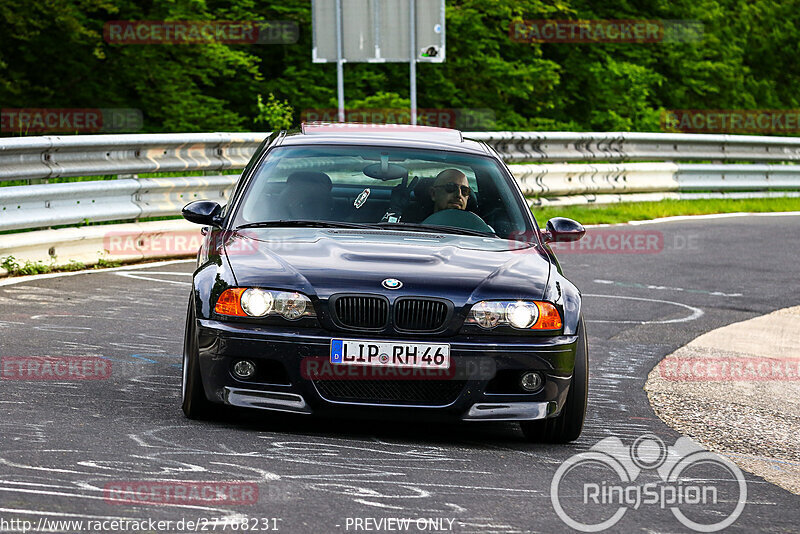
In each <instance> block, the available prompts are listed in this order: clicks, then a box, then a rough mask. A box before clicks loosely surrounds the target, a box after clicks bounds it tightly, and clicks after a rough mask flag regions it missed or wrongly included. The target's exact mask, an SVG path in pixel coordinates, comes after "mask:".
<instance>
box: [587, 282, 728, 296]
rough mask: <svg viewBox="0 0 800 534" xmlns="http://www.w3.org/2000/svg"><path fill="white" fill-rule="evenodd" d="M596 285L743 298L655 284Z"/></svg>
mask: <svg viewBox="0 0 800 534" xmlns="http://www.w3.org/2000/svg"><path fill="white" fill-rule="evenodd" d="M592 281H593V282H594V283H595V284H605V285H615V286H619V287H632V288H634V289H652V290H657V291H684V292H686V293H699V294H702V295H711V296H714V297H741V296H743V295H742V294H741V293H723V292H722V291H707V290H705V289H687V288H685V287H670V286H659V285H655V284H639V283H632V282H617V281H615V280H600V279H598V280H592Z"/></svg>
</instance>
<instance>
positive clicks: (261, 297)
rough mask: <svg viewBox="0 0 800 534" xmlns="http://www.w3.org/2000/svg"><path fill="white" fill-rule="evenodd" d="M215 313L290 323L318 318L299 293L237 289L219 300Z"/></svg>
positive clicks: (309, 302) (233, 289)
mask: <svg viewBox="0 0 800 534" xmlns="http://www.w3.org/2000/svg"><path fill="white" fill-rule="evenodd" d="M214 311H215V312H217V313H218V314H220V315H233V316H236V317H269V316H276V315H279V316H281V317H283V318H284V319H288V320H289V321H296V320H298V319H301V318H303V317H316V313H314V307H313V306H312V305H311V300H310V299H309V298H308V297H307V296H305V295H303V294H302V293H297V292H288V291H270V290H268V289H259V288H244V287H235V288H231V289H226V290H225V291H223V292H222V294H221V295H220V296H219V298H218V299H217V304H216V306H215V307H214Z"/></svg>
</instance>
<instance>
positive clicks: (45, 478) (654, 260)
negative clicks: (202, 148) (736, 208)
mask: <svg viewBox="0 0 800 534" xmlns="http://www.w3.org/2000/svg"><path fill="white" fill-rule="evenodd" d="M624 228H625V229H626V230H628V231H634V230H635V231H638V230H648V231H657V232H661V233H662V234H663V250H660V251H659V252H658V253H654V254H624V255H623V254H609V253H605V254H604V253H599V252H598V253H592V254H587V253H582V254H577V253H573V254H562V255H561V256H560V257H561V260H562V264H563V267H564V269H565V272H566V274H567V276H569V277H570V278H571V279H572V280H573V281H574V282H575V283H576V284H577V285H578V287H580V288H581V290H582V291H583V293H584V294H585V308H586V311H585V316H586V318H587V320H588V324H587V327H588V333H589V348H590V367H591V372H590V391H589V411H588V416H587V422H586V426H585V428H584V431H583V434H582V436H581V438H580V439H579V440H578V441H577V442H575V443H572V444H569V445H538V444H530V443H527V442H525V441H524V440H523V438H522V434H521V432H520V431H519V430H518V427H517V426H516V425H514V424H510V423H508V424H507V423H482V424H475V423H472V424H463V425H450V426H446V425H423V424H405V423H403V424H399V423H393V422H390V421H382V422H357V421H334V420H324V421H321V420H316V419H308V418H298V417H291V416H281V415H271V414H267V413H262V412H255V413H251V412H247V413H238V414H232V415H230V416H228V417H227V418H226V419H225V420H224V421H218V422H194V421H188V420H186V419H185V418H184V417H183V414H182V413H181V410H180V391H179V388H180V361H181V356H180V354H181V349H182V335H183V327H184V320H185V309H186V305H185V304H186V300H187V295H188V292H189V284H190V280H191V277H190V273H191V271H192V269H193V264H192V263H188V262H183V263H176V264H172V265H161V266H154V267H149V268H147V269H139V270H132V269H130V270H127V269H126V270H121V271H113V272H102V273H91V274H79V275H76V276H68V277H58V278H49V279H40V280H34V281H26V282H23V283H20V284H16V285H9V286H2V287H0V309H2V314H1V315H0V336H2V338H1V339H2V341H0V356H3V357H7V356H98V357H102V358H107V359H108V360H110V361H111V362H112V369H113V372H112V375H111V377H110V378H109V379H107V380H95V381H73V382H53V381H16V380H0V413H2V416H1V417H0V527H2V528H0V531H4V532H11V531H15V529H16V528H18V526H19V523H17V524H16V525H17V527H14V524H12V523H9V521H11V520H12V519H16V520H29V521H31V522H32V524H33V525H34V527H36V526H39V525H40V523H39V522H40V521H41V520H43V519H47V520H48V521H51V520H58V519H61V520H64V519H73V520H111V519H114V518H127V519H135V518H139V519H154V520H172V521H173V524H172V526H171V527H170V529H171V531H173V532H175V531H185V530H188V529H187V528H186V527H185V524H184V528H183V529H180V528H178V525H177V524H176V522H177V521H179V520H181V519H183V520H185V521H187V520H188V521H197V520H198V519H200V518H223V517H245V516H246V517H248V518H251V519H253V518H265V519H269V521H268V522H264V521H260V522H259V523H258V525H257V528H251V529H250V530H251V531H259V532H264V531H266V529H265V527H269V528H273V527H277V530H278V531H280V532H300V533H305V532H368V531H372V532H374V531H379V530H377V527H378V525H379V524H378V523H377V522H376V521H378V520H380V519H381V518H410V519H413V520H414V522H412V523H411V524H410V525H409V528H408V531H409V532H423V531H427V532H432V531H433V532H436V531H438V532H559V531H570V529H569V528H568V527H567V525H566V524H565V523H564V522H563V521H562V519H560V518H559V516H558V515H557V514H556V512H555V510H554V507H553V503H552V501H551V494H550V490H551V481H552V480H553V477H554V474H555V473H556V470H557V469H558V468H559V466H560V465H562V464H563V462H565V461H566V460H567V459H569V458H570V457H571V456H572V455H574V454H576V453H580V452H585V451H587V450H589V449H590V447H592V446H593V445H594V444H596V443H597V442H598V441H600V440H601V439H603V438H607V437H617V438H619V439H621V440H622V442H623V443H625V444H630V443H632V442H633V441H634V440H635V439H636V438H638V437H640V436H642V435H645V434H654V435H655V436H657V437H658V438H660V439H661V440H663V442H664V443H666V444H667V445H671V444H672V443H674V442H675V440H676V439H677V438H679V437H680V435H679V434H678V433H676V432H675V431H673V430H672V429H670V428H669V427H667V426H666V425H665V424H664V423H662V422H661V421H660V420H659V419H658V418H657V417H656V416H655V415H654V413H653V411H652V409H651V408H650V405H649V404H648V400H647V397H646V394H645V392H644V391H643V390H642V387H643V385H644V383H645V380H646V377H647V374H648V372H649V371H650V370H651V369H652V368H653V367H654V366H655V365H656V364H657V363H658V361H659V360H660V359H661V358H662V357H663V356H665V355H666V354H669V353H671V352H672V351H674V350H675V349H677V348H678V347H680V346H682V345H683V344H685V343H687V342H688V341H690V340H692V339H693V338H695V337H696V336H698V335H699V334H701V333H704V332H707V331H709V330H712V329H714V328H718V327H720V326H723V325H726V324H730V323H732V322H737V321H741V320H744V319H747V318H750V317H754V316H757V315H761V314H765V313H768V312H770V311H773V310H775V309H779V308H784V307H788V306H792V305H797V304H798V297H800V290H799V289H798V280H800V266H799V265H798V251H800V216H774V217H735V218H720V219H702V220H689V221H678V222H668V223H662V224H652V225H650V224H647V225H640V226H636V227H624ZM719 431H721V432H724V431H725V430H724V428H723V429H719ZM776 468H779V466H776ZM693 476H694V479H693V480H694V482H695V483H700V482H706V483H710V482H713V481H714V480H715V478H716V477H718V476H719V475H718V473H715V472H713V470H711V469H710V468H709V470H708V471H707V472H704V471H703V469H702V468H698V469H696V470H695V471H694V475H693ZM144 480H150V481H169V480H190V481H206V482H207V481H217V482H220V481H251V482H254V483H256V484H257V488H258V500H257V503H255V504H239V505H225V504H209V503H203V502H200V503H195V504H187V503H165V504H161V503H156V504H141V503H136V504H118V503H114V502H110V501H109V500H108V499H107V497H108V493H107V492H104V489H103V488H105V487H106V486H107V485H108V484H110V483H116V482H119V481H144ZM657 480H659V479H658V476H657V475H656V474H655V473H654V472H653V473H650V472H643V473H642V474H641V476H640V478H639V479H637V481H638V482H642V481H657ZM746 485H747V490H748V493H747V500H746V504H745V506H744V509H743V511H742V513H741V515H740V516H739V517H738V519H737V520H736V521H735V522H734V523H733V525H732V526H730V527H729V528H728V529H727V530H728V531H734V532H753V531H760V532H800V497H798V496H796V495H793V494H791V493H789V492H786V491H784V490H782V489H780V488H778V487H776V486H773V485H771V484H769V483H766V482H765V481H763V480H762V479H760V478H757V477H755V476H752V475H749V474H746ZM562 497H563V499H564V501H563V502H566V503H567V505H566V506H567V507H571V510H572V514H573V515H574V516H577V517H578V519H580V520H583V521H585V522H587V523H589V522H592V521H595V522H598V521H600V520H602V519H603V518H607V517H609V516H610V515H611V513H612V512H613V511H614V510H616V506H613V505H611V504H606V505H602V502H601V504H600V505H595V504H592V505H588V504H581V503H582V502H583V501H581V500H580V499H581V496H580V494H579V492H578V493H572V494H570V495H564V496H562ZM717 506H718V507H719V508H720V510H717V509H716V508H714V507H708V508H706V509H705V511H703V512H702V513H706V514H708V513H711V514H713V513H717V514H718V515H719V517H720V518H722V517H723V516H724V514H725V513H727V512H725V510H722V509H723V508H725V507H726V506H727V507H728V510H730V509H731V507H732V506H733V503H732V502H731V501H730V500H729V501H727V502H724V499H721V500H720V503H719V504H718V505H717ZM712 508H714V510H712ZM698 517H699V516H698ZM368 518H369V519H370V521H366V520H367V519H368ZM420 518H425V519H438V520H439V521H440V522H439V523H435V522H434V523H427V527H425V524H423V523H418V522H416V520H417V519H420ZM357 519H360V520H362V522H360V523H359V522H357V521H356V520H357ZM3 521H5V522H6V523H3ZM450 521H452V522H450ZM47 524H49V525H52V523H47ZM250 525H251V526H252V525H255V522H252V523H250ZM359 525H360V528H359ZM382 525H383V526H384V527H385V526H386V524H385V523H383V524H382ZM419 525H422V526H423V527H425V528H424V529H422V530H421V529H419ZM223 526H224V524H223V523H221V522H217V523H213V522H208V523H203V522H202V521H201V526H199V527H198V526H195V529H196V530H198V531H201V532H202V531H206V532H212V531H216V532H223V531H227V532H234V530H233V527H232V523H231V525H228V526H227V528H226V529H223ZM84 528H85V527H84ZM368 528H369V530H367V529H368ZM150 530H151V531H153V530H152V529H150ZM59 531H61V532H72V531H74V532H77V531H79V530H77V529H74V528H73V529H69V528H62V529H61V530H59ZM84 531H86V530H84ZM273 531H274V529H273ZM383 531H384V532H386V531H387V530H385V529H384V530H383ZM608 531H610V532H635V531H646V532H691V530H690V529H689V528H687V527H686V526H685V525H684V524H682V523H680V522H679V521H678V520H677V519H676V517H675V516H674V515H673V514H672V513H671V511H670V510H669V509H667V508H665V509H662V508H660V507H659V506H658V505H646V504H642V505H641V506H640V507H639V508H638V509H634V508H633V507H632V506H631V507H629V508H628V509H627V511H626V512H625V513H624V516H623V517H622V519H621V520H620V521H619V522H618V523H617V524H616V525H615V526H613V527H612V528H610V529H609V530H608ZM239 532H241V530H239Z"/></svg>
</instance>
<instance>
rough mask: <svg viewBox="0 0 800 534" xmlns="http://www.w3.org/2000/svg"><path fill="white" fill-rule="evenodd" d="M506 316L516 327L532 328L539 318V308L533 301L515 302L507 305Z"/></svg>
mask: <svg viewBox="0 0 800 534" xmlns="http://www.w3.org/2000/svg"><path fill="white" fill-rule="evenodd" d="M506 317H507V318H508V322H509V323H511V326H513V327H514V328H530V327H532V326H533V325H534V323H535V322H536V319H538V318H539V308H537V307H536V305H535V304H533V303H532V302H515V303H513V304H509V305H508V306H506Z"/></svg>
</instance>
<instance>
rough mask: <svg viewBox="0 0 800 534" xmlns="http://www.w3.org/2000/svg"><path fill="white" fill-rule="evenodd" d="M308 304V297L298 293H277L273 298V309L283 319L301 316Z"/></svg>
mask: <svg viewBox="0 0 800 534" xmlns="http://www.w3.org/2000/svg"><path fill="white" fill-rule="evenodd" d="M309 304H310V301H309V300H308V297H306V296H305V295H301V294H300V293H288V292H283V293H278V297H277V298H276V299H275V311H277V312H278V313H279V314H281V316H282V317H284V318H285V319H289V320H290V321H294V320H295V319H299V318H300V317H302V316H303V314H304V313H305V311H306V308H307V307H308V305H309Z"/></svg>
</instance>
